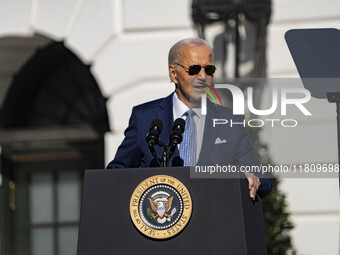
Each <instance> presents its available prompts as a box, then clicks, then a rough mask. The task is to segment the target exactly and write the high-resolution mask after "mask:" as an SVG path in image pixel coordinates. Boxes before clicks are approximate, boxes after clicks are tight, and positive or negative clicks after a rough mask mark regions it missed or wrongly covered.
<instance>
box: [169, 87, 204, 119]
mask: <svg viewBox="0 0 340 255" xmlns="http://www.w3.org/2000/svg"><path fill="white" fill-rule="evenodd" d="M172 105H173V115H174V120H176V119H178V118H181V117H182V116H183V115H184V113H185V112H186V111H188V110H190V109H189V107H188V106H186V105H185V104H184V103H183V102H182V101H181V100H179V99H178V96H177V94H176V92H175V93H174V94H173V96H172ZM192 111H193V112H194V113H196V115H197V116H198V118H201V117H202V115H201V105H199V106H197V107H195V108H193V109H192Z"/></svg>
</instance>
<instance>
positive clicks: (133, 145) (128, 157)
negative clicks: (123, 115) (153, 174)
mask: <svg viewBox="0 0 340 255" xmlns="http://www.w3.org/2000/svg"><path fill="white" fill-rule="evenodd" d="M136 115H137V114H136V109H135V107H134V108H133V109H132V114H131V117H130V120H129V126H128V127H127V129H126V130H125V132H124V135H125V138H124V140H123V142H122V143H121V145H120V146H119V147H118V150H117V153H116V156H115V158H114V159H113V160H112V161H111V162H110V163H109V164H108V166H107V168H136V167H139V166H140V158H141V153H140V149H139V143H138V141H139V139H138V136H139V132H138V121H137V117H136Z"/></svg>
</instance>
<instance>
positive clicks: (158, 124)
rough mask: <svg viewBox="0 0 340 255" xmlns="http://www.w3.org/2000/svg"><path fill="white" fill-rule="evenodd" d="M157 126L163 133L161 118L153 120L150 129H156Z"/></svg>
mask: <svg viewBox="0 0 340 255" xmlns="http://www.w3.org/2000/svg"><path fill="white" fill-rule="evenodd" d="M155 127H157V129H158V130H159V133H161V132H162V129H163V122H162V121H161V120H159V119H155V120H153V121H152V122H151V125H150V131H151V129H154V128H155Z"/></svg>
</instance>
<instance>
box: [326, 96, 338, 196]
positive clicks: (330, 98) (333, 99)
mask: <svg viewBox="0 0 340 255" xmlns="http://www.w3.org/2000/svg"><path fill="white" fill-rule="evenodd" d="M327 99H328V102H330V103H336V114H337V117H336V118H337V131H338V161H339V162H340V92H333V93H327ZM339 187H340V176H339ZM339 194H340V189H339Z"/></svg>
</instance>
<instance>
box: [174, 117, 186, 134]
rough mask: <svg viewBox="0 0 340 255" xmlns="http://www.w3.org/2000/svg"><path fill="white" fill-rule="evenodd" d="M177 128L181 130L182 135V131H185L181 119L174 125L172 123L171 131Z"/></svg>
mask: <svg viewBox="0 0 340 255" xmlns="http://www.w3.org/2000/svg"><path fill="white" fill-rule="evenodd" d="M177 127H179V128H180V129H181V132H182V133H183V132H184V129H185V120H184V119H182V118H178V119H176V120H175V123H174V126H173V129H175V128H177Z"/></svg>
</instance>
